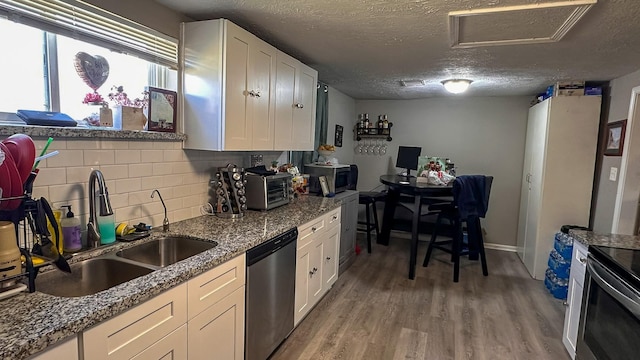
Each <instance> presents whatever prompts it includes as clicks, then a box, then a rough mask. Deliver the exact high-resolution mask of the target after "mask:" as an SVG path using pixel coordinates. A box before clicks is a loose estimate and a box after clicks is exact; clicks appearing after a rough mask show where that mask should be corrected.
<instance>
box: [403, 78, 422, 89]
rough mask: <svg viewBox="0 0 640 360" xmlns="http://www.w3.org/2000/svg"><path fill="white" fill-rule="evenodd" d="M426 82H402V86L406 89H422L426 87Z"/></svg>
mask: <svg viewBox="0 0 640 360" xmlns="http://www.w3.org/2000/svg"><path fill="white" fill-rule="evenodd" d="M425 84H426V83H425V81H424V80H400V85H402V86H405V87H420V86H425Z"/></svg>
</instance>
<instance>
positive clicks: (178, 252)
mask: <svg viewBox="0 0 640 360" xmlns="http://www.w3.org/2000/svg"><path fill="white" fill-rule="evenodd" d="M216 246H218V243H216V242H211V241H204V240H198V239H193V238H188V237H182V236H168V237H164V238H159V239H156V240H153V241H150V242H147V243H144V244H140V245H137V246H134V247H131V248H128V249H124V250H120V251H118V252H117V253H116V255H117V256H119V257H122V258H124V259H128V260H132V261H136V262H141V263H144V264H148V265H153V266H159V267H165V266H169V265H171V264H174V263H177V262H178V261H180V260H184V259H186V258H189V257H191V256H194V255H197V254H199V253H201V252H203V251H207V250H209V249H213V248H214V247H216Z"/></svg>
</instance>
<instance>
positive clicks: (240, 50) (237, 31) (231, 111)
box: [223, 22, 253, 150]
mask: <svg viewBox="0 0 640 360" xmlns="http://www.w3.org/2000/svg"><path fill="white" fill-rule="evenodd" d="M252 36H253V35H251V34H249V33H247V32H246V31H244V30H243V29H241V28H239V27H238V26H236V25H234V24H232V23H230V22H227V46H226V57H225V61H226V63H225V70H226V73H225V75H226V76H225V93H224V94H225V95H224V96H225V102H224V104H225V116H224V117H223V119H224V121H223V124H224V125H223V126H224V134H225V135H224V149H225V150H250V149H251V141H252V138H251V135H252V133H253V131H252V130H251V118H250V116H249V115H250V114H248V113H247V101H248V100H249V92H248V91H247V89H248V85H249V84H248V74H249V53H250V47H251V45H250V44H251V40H252V38H251V37H252Z"/></svg>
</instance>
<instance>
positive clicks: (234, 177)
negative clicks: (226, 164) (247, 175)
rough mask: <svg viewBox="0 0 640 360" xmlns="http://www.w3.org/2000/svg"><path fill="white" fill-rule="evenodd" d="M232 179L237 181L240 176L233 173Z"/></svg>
mask: <svg viewBox="0 0 640 360" xmlns="http://www.w3.org/2000/svg"><path fill="white" fill-rule="evenodd" d="M232 177H233V180H235V181H238V180H240V178H241V177H242V176H241V175H240V173H233V175H232Z"/></svg>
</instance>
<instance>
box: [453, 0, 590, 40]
mask: <svg viewBox="0 0 640 360" xmlns="http://www.w3.org/2000/svg"><path fill="white" fill-rule="evenodd" d="M597 2H598V0H569V1H554V2H545V3H537V4H529V5H516V6H505V7H494V8H487V9H474V10H464V11H452V12H450V13H449V32H450V34H449V35H450V38H451V47H452V48H471V47H480V46H500V45H521V44H539V43H548V42H556V41H559V40H560V39H562V38H563V37H564V36H565V35H566V34H567V33H568V32H569V30H571V28H572V27H573V26H575V24H576V23H577V22H578V21H579V20H580V19H581V18H582V17H583V16H584V15H585V14H586V13H587V11H589V9H591V7H593V5H595V4H596V3H597Z"/></svg>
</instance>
